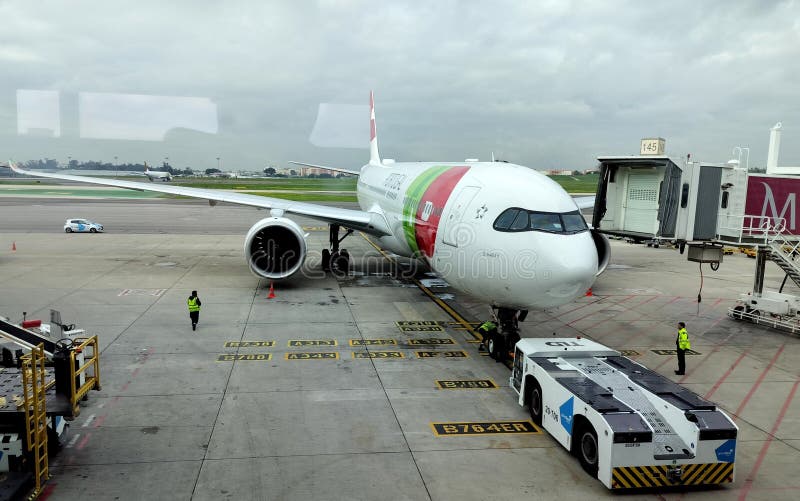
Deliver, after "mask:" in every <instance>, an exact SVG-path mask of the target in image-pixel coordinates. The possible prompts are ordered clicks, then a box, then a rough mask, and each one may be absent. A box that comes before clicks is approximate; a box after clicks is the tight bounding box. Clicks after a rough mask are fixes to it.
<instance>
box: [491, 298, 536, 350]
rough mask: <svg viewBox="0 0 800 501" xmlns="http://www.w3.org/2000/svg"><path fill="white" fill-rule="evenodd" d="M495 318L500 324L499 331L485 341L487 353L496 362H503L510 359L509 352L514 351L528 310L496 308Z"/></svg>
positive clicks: (496, 330) (493, 332)
mask: <svg viewBox="0 0 800 501" xmlns="http://www.w3.org/2000/svg"><path fill="white" fill-rule="evenodd" d="M495 316H496V317H497V321H498V323H499V324H500V326H499V328H498V329H495V330H493V331H491V332H490V333H489V335H488V336H487V339H486V340H485V344H486V351H488V352H489V356H490V357H492V358H493V359H495V361H496V362H503V361H505V360H506V358H507V357H508V352H509V351H513V350H514V346H515V345H516V344H517V341H519V340H520V336H519V322H522V321H524V320H525V317H527V316H528V311H527V310H516V309H513V308H496V309H495Z"/></svg>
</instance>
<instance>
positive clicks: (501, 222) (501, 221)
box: [494, 209, 520, 231]
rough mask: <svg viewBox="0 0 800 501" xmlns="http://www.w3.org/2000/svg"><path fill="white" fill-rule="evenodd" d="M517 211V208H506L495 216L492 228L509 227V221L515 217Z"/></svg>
mask: <svg viewBox="0 0 800 501" xmlns="http://www.w3.org/2000/svg"><path fill="white" fill-rule="evenodd" d="M517 212H520V210H519V209H506V210H504V211H503V213H502V214H500V215H499V216H498V217H497V221H495V222H494V229H495V230H500V231H507V230H508V229H509V228H510V227H511V223H513V222H514V219H515V218H516V217H517Z"/></svg>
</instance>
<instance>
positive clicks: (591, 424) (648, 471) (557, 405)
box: [509, 338, 738, 489]
mask: <svg viewBox="0 0 800 501" xmlns="http://www.w3.org/2000/svg"><path fill="white" fill-rule="evenodd" d="M509 382H510V385H511V387H512V388H513V389H514V390H515V391H516V392H517V393H518V394H519V404H520V405H523V406H527V407H528V409H529V411H530V413H531V417H532V419H533V421H534V422H535V423H536V424H537V425H539V426H541V427H543V428H544V429H545V430H547V431H548V432H549V433H550V435H551V436H552V437H553V438H554V439H555V440H556V441H557V442H559V443H560V444H561V445H563V446H564V447H566V448H567V450H569V451H571V452H572V453H573V454H575V455H576V456H577V457H578V459H579V460H580V462H581V465H582V466H583V468H584V470H586V471H587V472H588V473H589V474H590V475H592V476H595V477H597V478H598V479H599V480H600V481H601V482H602V483H603V484H604V485H605V486H606V487H608V488H610V489H626V488H643V487H670V486H685V485H711V484H723V483H730V482H733V476H734V462H735V458H736V438H737V433H738V428H737V427H736V425H735V424H734V423H733V421H732V420H731V419H730V418H729V417H728V416H727V415H726V414H725V413H724V412H722V411H721V410H719V409H718V408H717V407H716V405H714V404H713V403H711V402H708V401H706V400H704V399H702V398H700V397H699V396H697V395H695V394H694V393H692V392H690V391H689V390H687V389H685V388H683V387H681V386H679V385H678V384H675V383H673V382H672V381H670V380H669V379H667V378H665V377H663V376H661V375H660V374H658V373H656V372H653V371H651V370H649V369H647V368H645V367H644V366H642V365H640V364H638V363H636V362H634V361H632V360H630V359H628V358H627V357H623V356H621V355H620V354H619V352H617V351H614V350H612V349H610V348H607V347H605V346H603V345H601V344H599V343H596V342H593V341H590V340H587V339H580V338H578V339H576V338H543V339H522V340H521V341H519V342H518V343H517V345H516V347H515V352H514V366H513V369H512V373H511V377H510V379H509Z"/></svg>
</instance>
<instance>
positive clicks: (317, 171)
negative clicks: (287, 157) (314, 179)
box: [300, 167, 339, 177]
mask: <svg viewBox="0 0 800 501" xmlns="http://www.w3.org/2000/svg"><path fill="white" fill-rule="evenodd" d="M323 174H327V175H329V176H336V175H337V174H339V173H338V172H336V171H334V170H330V169H323V168H321V167H300V175H301V176H303V177H308V176H311V175H314V176H320V175H323Z"/></svg>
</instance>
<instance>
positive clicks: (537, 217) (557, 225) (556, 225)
mask: <svg viewBox="0 0 800 501" xmlns="http://www.w3.org/2000/svg"><path fill="white" fill-rule="evenodd" d="M531 229H532V230H540V231H550V232H557V233H561V232H562V231H564V227H563V225H562V224H561V217H560V216H559V215H558V214H548V213H543V212H531Z"/></svg>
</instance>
